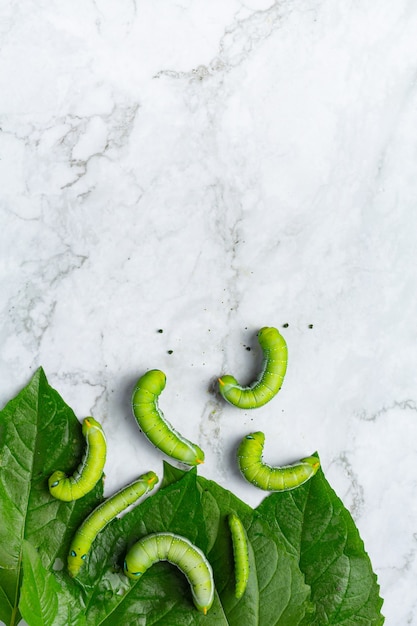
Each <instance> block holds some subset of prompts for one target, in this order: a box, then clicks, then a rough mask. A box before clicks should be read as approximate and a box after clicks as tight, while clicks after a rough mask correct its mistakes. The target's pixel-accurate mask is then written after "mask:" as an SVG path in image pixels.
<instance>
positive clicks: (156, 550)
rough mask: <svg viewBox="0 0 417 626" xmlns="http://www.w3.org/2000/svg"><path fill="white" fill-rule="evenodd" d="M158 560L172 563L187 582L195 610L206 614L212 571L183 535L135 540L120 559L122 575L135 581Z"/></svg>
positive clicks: (201, 555)
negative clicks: (122, 559)
mask: <svg viewBox="0 0 417 626" xmlns="http://www.w3.org/2000/svg"><path fill="white" fill-rule="evenodd" d="M158 561H168V562H169V563H172V565H176V567H178V569H179V570H180V571H181V572H182V573H183V574H184V576H185V577H186V578H187V580H188V582H189V584H190V585H191V594H192V597H193V601H194V604H195V606H196V607H197V609H198V610H199V611H201V612H202V613H204V615H206V614H207V611H208V610H209V609H210V607H211V605H212V604H213V599H214V579H213V570H212V568H211V565H210V563H209V562H208V560H207V558H206V556H205V555H204V553H203V552H202V550H200V548H197V546H195V545H194V544H192V543H191V541H189V540H188V539H187V538H186V537H182V536H181V535H174V534H173V533H169V532H161V533H154V534H152V535H147V536H146V537H143V538H142V539H139V541H138V542H136V543H135V544H134V545H133V546H132V547H131V548H130V550H129V552H128V553H127V555H126V559H125V562H124V572H125V574H126V576H128V577H129V578H132V579H133V580H137V579H138V578H140V577H141V576H142V575H143V574H144V573H145V572H146V570H147V569H149V568H150V567H151V566H152V565H153V564H154V563H157V562H158Z"/></svg>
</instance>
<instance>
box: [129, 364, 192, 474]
mask: <svg viewBox="0 0 417 626" xmlns="http://www.w3.org/2000/svg"><path fill="white" fill-rule="evenodd" d="M165 384H166V376H165V374H164V372H161V370H149V372H146V374H144V375H143V376H141V378H139V380H138V382H137V383H136V387H135V390H134V392H133V397H132V410H133V415H134V416H135V418H136V420H137V422H138V424H139V428H140V429H141V430H142V432H143V433H144V435H145V436H146V437H147V438H148V439H149V441H150V442H151V443H153V445H154V446H156V447H157V448H159V449H160V450H161V451H162V452H164V454H167V455H168V456H170V457H172V458H173V459H177V460H178V461H182V463H186V464H187V465H198V464H199V463H203V462H204V452H203V451H202V449H201V448H199V447H198V446H197V445H195V444H194V443H191V441H188V439H185V437H182V435H180V434H179V433H178V432H177V431H176V430H174V428H173V427H172V426H171V424H170V423H169V422H168V421H167V420H166V419H165V417H164V414H163V413H162V411H161V410H160V409H159V407H158V398H159V395H160V393H161V392H162V391H163V390H164V388H165Z"/></svg>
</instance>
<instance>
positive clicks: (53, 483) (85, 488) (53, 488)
mask: <svg viewBox="0 0 417 626" xmlns="http://www.w3.org/2000/svg"><path fill="white" fill-rule="evenodd" d="M82 433H83V435H84V437H85V439H86V443H87V448H86V451H85V454H84V456H83V459H82V461H81V463H80V465H79V466H78V468H77V469H76V471H75V472H74V474H73V475H72V476H67V475H66V474H65V472H61V471H60V470H57V471H56V472H54V473H53V474H52V475H51V476H50V477H49V480H48V486H49V491H50V493H51V494H52V495H53V496H54V497H55V498H57V499H58V500H63V501H64V502H71V501H72V500H78V499H79V498H82V497H83V496H85V494H86V493H88V492H89V491H91V490H92V489H93V487H94V486H95V485H96V483H97V482H98V481H99V480H100V478H101V476H102V474H103V468H104V464H105V462H106V450H107V446H106V437H105V435H104V431H103V428H102V427H101V425H100V424H99V423H98V422H97V421H96V420H95V419H94V418H93V417H86V418H85V419H84V422H83V427H82Z"/></svg>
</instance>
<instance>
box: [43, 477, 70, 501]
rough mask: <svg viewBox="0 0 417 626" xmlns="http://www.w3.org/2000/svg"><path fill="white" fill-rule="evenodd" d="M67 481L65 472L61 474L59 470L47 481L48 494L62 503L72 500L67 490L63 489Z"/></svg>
mask: <svg viewBox="0 0 417 626" xmlns="http://www.w3.org/2000/svg"><path fill="white" fill-rule="evenodd" d="M67 480H68V477H67V475H66V474H65V472H61V470H57V471H56V472H54V473H53V474H51V476H50V477H49V479H48V487H49V493H50V494H51V495H52V496H54V498H58V500H63V501H64V502H71V500H73V497H72V494H71V492H69V493H67V489H66V488H65V484H66V482H67Z"/></svg>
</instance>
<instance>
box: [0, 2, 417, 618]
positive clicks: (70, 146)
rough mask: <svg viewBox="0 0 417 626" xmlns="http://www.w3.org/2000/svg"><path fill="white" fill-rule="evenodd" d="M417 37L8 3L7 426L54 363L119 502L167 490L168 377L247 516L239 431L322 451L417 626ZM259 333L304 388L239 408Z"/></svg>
mask: <svg viewBox="0 0 417 626" xmlns="http://www.w3.org/2000/svg"><path fill="white" fill-rule="evenodd" d="M416 31H417V6H416V4H415V3H412V2H410V1H409V0H398V1H397V2H395V3H393V2H388V1H387V0H381V1H380V2H370V1H368V0H364V2H340V1H337V2H334V1H333V0H332V1H331V0H313V2H311V1H309V2H307V1H305V0H292V1H291V2H290V1H289V0H282V1H281V2H272V1H271V0H247V1H243V0H230V1H229V2H220V1H219V0H212V1H211V2H202V1H201V0H196V1H194V2H191V1H190V0H181V2H173V1H171V0H164V1H163V2H144V1H143V0H121V1H120V2H111V1H110V0H92V1H88V0H87V2H85V1H83V2H81V0H73V1H71V2H58V0H52V1H48V2H46V1H45V0H37V1H36V2H35V1H33V0H22V1H21V2H16V1H15V0H4V1H3V2H2V3H0V211H1V213H0V214H1V224H2V228H1V230H0V269H1V282H0V288H1V294H2V296H1V299H0V305H1V319H2V324H1V326H0V345H1V349H0V380H1V381H2V382H1V385H0V405H1V406H3V405H4V404H5V403H6V402H7V400H8V399H9V398H11V397H12V396H13V395H14V394H15V393H17V392H18V391H19V389H20V388H21V387H22V386H24V385H25V384H26V383H27V382H28V380H29V378H30V377H31V375H32V373H33V372H34V371H35V370H36V368H38V366H40V365H42V366H43V367H44V369H45V372H46V375H47V376H48V379H49V381H50V383H51V384H52V385H53V386H54V387H55V388H56V389H57V390H58V391H59V392H60V394H61V395H62V396H63V397H64V399H65V400H66V401H67V402H68V404H70V405H71V406H72V407H73V408H74V410H75V411H76V413H77V415H78V416H79V417H80V419H81V418H82V417H84V416H85V415H88V414H92V415H94V416H95V417H96V418H97V419H99V420H100V421H101V422H102V423H103V425H104V428H105V430H106V433H107V436H108V441H109V459H108V464H107V471H106V474H107V480H106V491H107V492H108V493H111V492H112V491H113V490H115V489H116V488H118V487H119V486H121V485H122V484H124V483H125V482H127V481H128V480H130V479H133V478H134V477H135V476H136V475H137V474H138V473H140V472H142V471H147V470H149V469H154V470H155V471H157V472H158V471H159V472H160V471H161V469H162V457H161V455H160V454H159V453H158V452H157V451H156V450H154V449H153V448H152V446H150V445H149V444H148V443H147V442H146V441H145V440H144V439H143V438H142V436H141V435H140V433H139V431H138V429H137V426H136V424H135V422H134V420H133V418H132V416H131V413H130V394H131V391H132V385H133V384H134V382H135V380H136V379H137V378H138V376H139V375H141V374H142V373H143V372H144V371H145V370H146V369H149V368H153V367H157V368H159V369H162V370H164V371H165V372H166V374H167V388H166V390H165V392H164V395H163V396H162V397H161V408H162V409H163V410H164V412H165V414H166V416H167V417H168V418H169V419H170V421H171V422H172V423H173V424H174V425H175V426H176V427H177V428H178V429H179V430H181V432H182V433H183V434H184V435H185V436H187V437H188V438H190V439H191V440H193V441H198V442H199V443H200V445H201V446H202V447H203V448H204V449H205V451H206V463H205V464H204V466H203V467H202V468H201V473H202V474H203V475H204V476H206V477H209V478H212V479H214V480H216V481H218V482H219V483H221V484H222V485H224V486H228V487H230V488H231V489H232V490H233V491H234V492H235V493H236V494H237V495H238V496H239V497H241V498H242V499H244V500H245V501H247V502H248V503H249V504H252V505H256V504H257V503H258V502H260V500H261V499H262V497H263V495H262V494H260V493H259V492H258V491H257V490H256V489H255V488H252V487H251V486H249V485H247V484H246V483H244V482H243V479H242V478H241V477H240V476H239V474H238V471H237V469H236V466H235V462H234V454H235V449H236V444H237V441H238V440H239V439H240V437H241V436H243V435H244V434H246V433H247V432H249V431H250V430H253V429H254V430H263V431H264V432H265V434H266V438H267V444H266V449H265V457H266V458H267V460H268V461H269V462H270V463H272V464H275V463H276V464H278V463H285V462H291V461H293V460H295V459H297V458H301V456H305V455H307V454H309V453H311V452H313V451H314V450H318V451H319V453H320V456H321V460H322V465H323V468H324V471H325V473H326V475H327V477H328V479H329V481H330V482H331V484H332V485H333V487H334V489H335V490H336V492H337V493H338V495H339V496H340V497H341V498H342V499H343V501H344V503H345V504H346V506H347V507H348V508H349V510H350V511H351V512H352V515H353V517H354V519H355V521H356V523H357V525H358V528H359V530H360V533H361V535H362V537H363V539H364V541H365V546H366V548H367V551H368V553H369V555H370V557H371V560H372V563H373V566H374V569H375V571H376V573H377V574H378V579H379V583H380V585H381V595H382V597H383V598H384V606H383V613H384V615H385V616H386V623H387V624H395V625H402V624H410V625H414V626H416V625H417V595H416V592H415V581H416V577H417V498H416V489H417V350H416V346H417V246H416V234H417V210H416V200H417V175H416V166H417V131H416V129H417V47H416V42H415V33H416ZM283 324H288V328H286V329H282V326H283ZM264 325H274V326H277V327H279V328H281V329H282V332H283V334H284V336H285V338H286V340H287V342H288V348H289V366H288V372H287V376H286V379H285V382H284V386H283V389H282V391H281V392H280V394H279V396H278V397H277V398H276V399H275V400H274V401H273V403H271V404H269V405H266V406H265V407H263V408H261V409H259V410H257V411H256V412H253V411H252V412H251V411H246V412H242V413H237V410H236V409H234V408H233V407H229V406H225V404H224V403H223V402H222V401H220V399H219V398H218V397H217V396H216V395H215V394H213V393H212V391H211V389H212V384H213V380H215V378H216V376H217V375H219V374H221V373H225V372H226V371H228V372H231V373H233V374H235V375H236V376H237V377H238V378H239V379H242V380H245V379H246V380H248V379H250V377H251V376H252V375H253V373H254V372H255V371H256V369H257V366H258V364H259V357H260V355H259V352H258V351H257V350H256V338H255V333H256V330H258V329H259V328H260V327H261V326H264ZM311 325H312V326H313V327H312V328H311V327H310V326H311ZM158 329H162V330H163V333H159V332H158ZM246 347H253V348H254V350H253V351H250V352H249V351H247V350H246ZM170 351H172V353H170Z"/></svg>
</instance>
